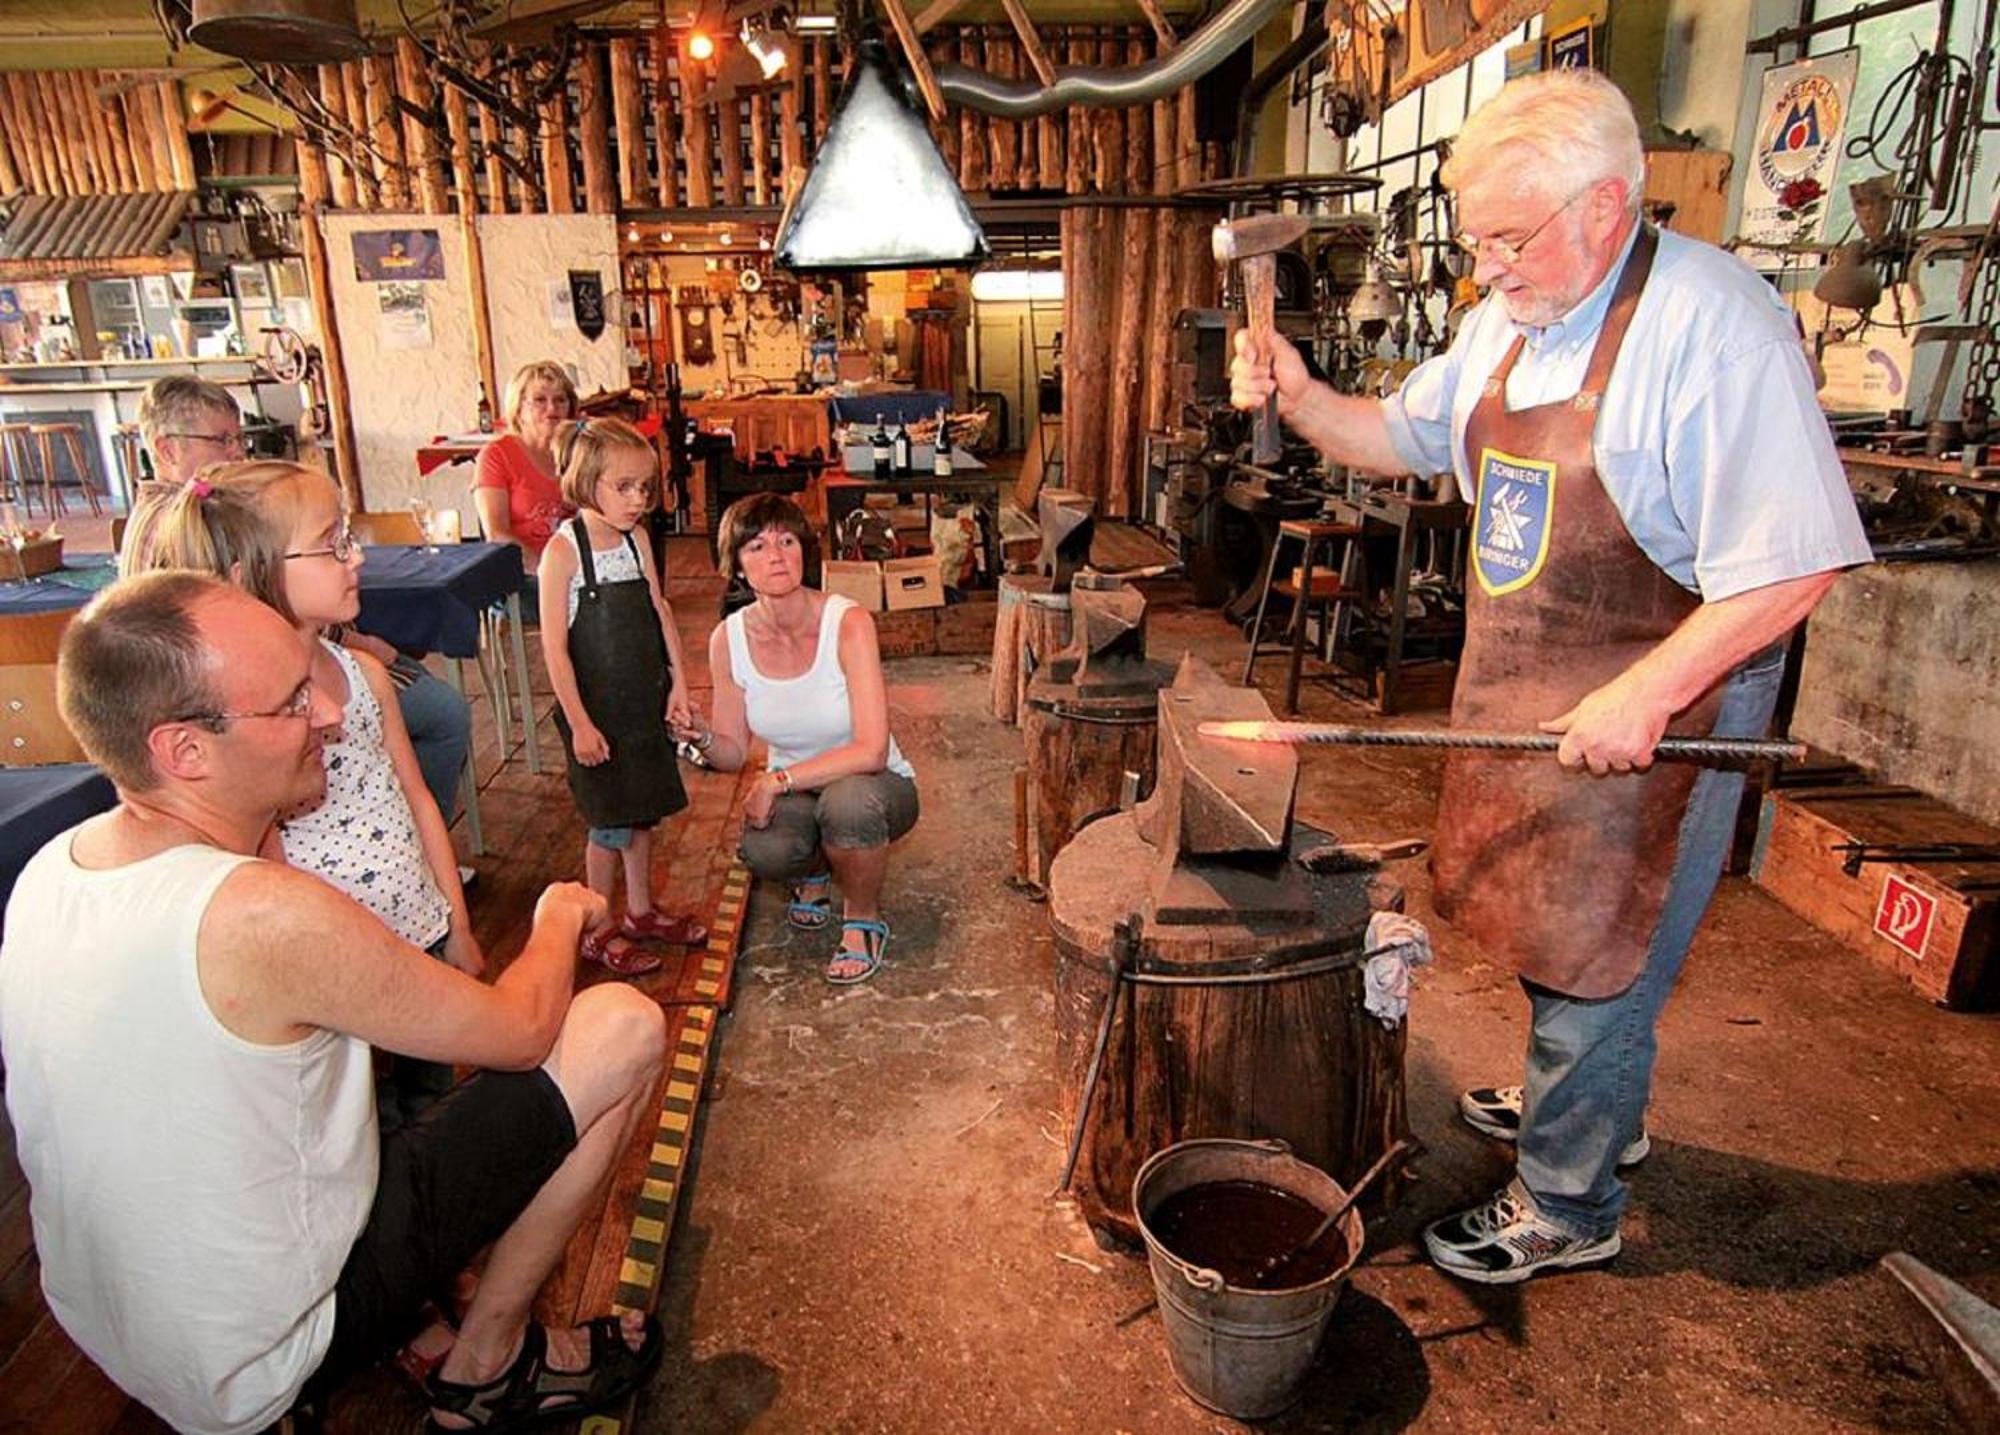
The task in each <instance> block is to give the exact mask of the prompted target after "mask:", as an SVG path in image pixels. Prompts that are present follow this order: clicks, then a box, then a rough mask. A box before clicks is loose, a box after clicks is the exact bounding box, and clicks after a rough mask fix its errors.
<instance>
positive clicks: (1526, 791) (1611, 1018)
mask: <svg viewBox="0 0 2000 1435" xmlns="http://www.w3.org/2000/svg"><path fill="white" fill-rule="evenodd" d="M1644 179H1645V156H1644V154H1643V152H1642V150H1641V147H1640V142H1639V133H1638V127H1637V125H1636V123H1635V122H1634V120H1633V117H1632V110H1631V106H1630V105H1629V104H1628V103H1627V101H1626V99H1625V97H1624V96H1623V95H1622V94H1621V93H1619V91H1618V89H1617V88H1616V87H1615V86H1614V85H1613V84H1612V83H1611V82H1610V81H1609V80H1607V79H1605V78H1604V77H1603V76H1601V75H1598V74H1596V73H1594V72H1590V71H1575V70H1566V71H1557V72H1553V73H1546V74H1539V75H1533V76H1529V77H1527V78H1524V79H1520V80H1516V81H1514V82H1512V83H1511V84H1509V85H1507V86H1506V87H1505V88H1504V89H1503V90H1502V91H1501V92H1500V93H1499V94H1498V95H1497V96H1495V97H1494V98H1493V99H1492V100H1490V101H1489V102H1488V103H1486V104H1485V105H1484V106H1482V107H1481V108H1480V109H1479V110H1478V111H1477V112H1475V113H1474V114H1473V115H1472V117H1471V118H1470V119H1469V120H1467V121H1466V124H1465V127H1464V130H1463V131H1462V132H1461V133H1460V135H1459V136H1458V138H1457V140H1456V142H1455V144H1454V146H1453V151H1452V155H1451V158H1450V161H1449V162H1448V163H1447V165H1446V166H1445V170H1444V181H1445V183H1446V185H1448V186H1449V187H1450V188H1451V190H1452V191H1453V194H1454V196H1455V199H1456V205H1457V220H1458V225H1459V234H1458V242H1459V243H1460V244H1461V245H1462V246H1463V247H1464V248H1465V249H1466V251H1467V252H1468V253H1469V254H1471V255H1472V256H1473V257H1474V261H1475V267H1474V271H1473V277H1474V279H1475V280H1476V281H1477V282H1478V283H1479V284H1480V285H1481V286H1482V287H1483V288H1484V289H1485V291H1486V295H1485V298H1484V300H1483V301H1482V302H1481V303H1480V304H1479V305H1478V307H1477V308H1476V309H1474V310H1473V312H1472V313H1470V314H1469V315H1467V317H1466V320H1465V323H1464V324H1463V326H1462V327H1461V329H1460V332H1459V334H1458V337H1457V339H1456V341H1455V342H1454V343H1453V344H1452V346H1451V348H1450V350H1449V351H1448V352H1447V353H1445V354H1442V355H1440V356H1439V357H1437V358H1435V359H1432V360H1431V361H1430V362H1428V363H1426V364H1424V365H1423V366H1422V367H1420V368H1418V369H1417V370H1416V372H1415V373H1413V374H1411V375H1410V377H1409V379H1408V380H1407V381H1406V382H1405V383H1404V385H1403V387H1402V389H1401V391H1400V392H1398V393H1397V394H1395V395H1393V396H1392V397H1390V398H1388V399H1384V400H1379V401H1378V400H1374V399H1368V398H1358V397H1349V396H1344V395H1340V394H1336V393H1334V392H1333V391H1332V390H1331V389H1330V388H1328V387H1327V386H1325V385H1324V384H1321V383H1317V382H1315V381H1314V380H1313V379H1311V378H1310V377H1308V375H1307V373H1306V369H1305V366H1304V365H1303V363H1301V361H1300V358H1299V355H1298V354H1297V352H1296V351H1294V350H1293V349H1292V348H1291V347H1290V346H1289V345H1287V344H1286V343H1285V342H1284V341H1283V340H1282V339H1277V338H1272V339H1270V340H1268V341H1265V342H1260V341H1259V340H1258V339H1257V338H1256V337H1255V336H1253V335H1251V334H1248V333H1245V334H1242V335H1239V336H1238V338H1237V343H1236V351H1237V357H1236V361H1235V364H1234V366H1233V368H1232V370H1231V379H1232V385H1233V395H1232V397H1233V399H1234V401H1235V402H1236V404H1237V405H1238V406H1239V407H1243V408H1251V407H1255V406H1256V405H1258V404H1261V403H1262V402H1263V401H1264V399H1265V398H1266V397H1267V396H1268V395H1269V394H1271V393H1272V392H1273V391H1275V392H1276V393H1277V396H1278V410H1279V413H1280V415H1281V416H1282V418H1283V419H1284V421H1285V422H1286V423H1287V424H1289V425H1290V426H1291V428H1292V429H1293V430H1294V431H1295V432H1296V433H1298V434H1299V435H1301V436H1302V437H1304V438H1306V439H1308V440H1309V441H1311V442H1312V444H1313V445H1314V446H1315V447H1316V448H1318V449H1319V450H1320V452H1321V453H1323V454H1324V455H1326V457H1327V458H1328V459H1329V460H1331V461H1333V462H1335V463H1340V464H1347V465H1350V466H1353V467H1356V468H1361V469H1367V470H1372V471H1375V472H1378V473H1385V474H1399V473H1419V474H1431V473H1444V472H1450V473H1452V474H1454V475H1455V477H1456V481H1457V484H1458V486H1459V491H1460V492H1461V493H1462V494H1463V495H1464V496H1465V498H1466V500H1467V501H1468V502H1469V503H1471V504H1472V505H1473V519H1472V521H1473V543H1472V550H1471V554H1470V562H1469V566H1470V568H1471V573H1470V574H1469V580H1468V583H1467V589H1468V603H1467V622H1466V628H1467V631H1466V644H1465V653H1464V657H1463V660H1462V663H1461V667H1460V675H1459V680H1458V689H1457V692H1456V694H1455V695H1454V697H1453V701H1452V722H1453V724H1454V725H1456V726H1464V727H1478V728H1517V729H1526V728H1533V727H1536V726H1539V727H1540V728H1541V729H1542V730H1543V731H1545V732H1551V733H1560V734H1562V735H1563V741H1562V746H1561V750H1560V752H1559V754H1558V758H1559V761H1558V762H1555V763H1545V762H1535V761H1533V760H1526V759H1521V758H1508V757H1502V756H1472V755H1463V756H1462V755H1457V754H1454V755H1453V756H1452V757H1451V758H1450V759H1448V760H1447V763H1446V766H1445V774H1444V783H1443V788H1442V791H1441V794H1440V797H1439V808H1438V828H1437V841H1436V845H1435V849H1434V856H1433V874H1434V877H1435V884H1436V890H1435V900H1436V906H1437V909H1438V911H1439V912H1440V914H1442V915H1443V916H1444V917H1446V918H1447V919H1448V920H1449V921H1450V922H1451V923H1452V924H1453V925H1454V926H1455V927H1456V928H1457V929H1458V930H1460V931H1461V932H1463V933H1465V934H1466V935H1467V936H1469V937H1470V938H1472V939H1473V940H1474V941H1475V942H1476V943H1477V944H1478V945H1479V947H1480V948H1481V950H1482V951H1484V952H1485V953H1486V954H1487V955H1489V956H1491V957H1493V958H1495V959H1496V960H1501V961H1505V962H1507V963H1509V964H1510V965H1511V966H1512V967H1513V968H1514V969H1515V970H1516V971H1517V972H1518V973H1519V976H1520V979H1521V983H1522V986H1523V988H1524V990H1525V991H1526V993H1527V996H1528V1001H1529V1005H1530V1008H1531V1024H1532V1030H1531V1035H1530V1038H1529V1042H1528V1052H1527V1070H1526V1076H1525V1079H1524V1082H1523V1084H1522V1085H1521V1086H1519V1087H1511V1086H1510V1087H1497V1088H1496V1087H1487V1088H1479V1089H1475V1090H1472V1091H1468V1092H1466V1093H1465V1094H1464V1095H1463V1096H1462V1097H1461V1098H1460V1103H1459V1105H1460V1111H1461V1114H1462V1115H1463V1116H1464V1117H1465V1119H1466V1120H1467V1121H1469V1122H1470V1123H1471V1124H1472V1125H1473V1126H1475V1127H1477V1128H1478V1129H1479V1130H1481V1131H1483V1132H1485V1133H1487V1134H1488V1135H1492V1136H1496V1137H1499V1138H1500V1139H1502V1140H1515V1141H1518V1143H1519V1150H1518V1158H1517V1171H1516V1175H1515V1178H1514V1180H1513V1181H1511V1182H1510V1183H1509V1184H1508V1185H1507V1186H1505V1187H1504V1188H1502V1189H1501V1190H1500V1191H1499V1192H1497V1193H1496V1194H1494V1195H1493V1196H1492V1197H1491V1198H1490V1199H1488V1200H1487V1201H1485V1202H1484V1203H1482V1204H1480V1205H1477V1206H1474V1207H1472V1208H1471V1209H1469V1210H1465V1211H1460V1212H1458V1213H1456V1214H1454V1215H1450V1216H1447V1217H1445V1218H1444V1219H1442V1220H1439V1221H1436V1222H1435V1223H1433V1224H1432V1225H1431V1226H1430V1227H1429V1228H1428V1229H1427V1230H1426V1231H1425V1232H1424V1242H1425V1245H1426V1247H1427V1249H1428V1251H1429V1253H1430V1256H1431V1259H1432V1260H1433V1261H1435V1262H1436V1263H1437V1264H1438V1265H1439V1266H1440V1267H1441V1268H1443V1269H1444V1270H1446V1271H1448V1272H1450V1273H1451V1274H1453V1275H1456V1276H1459V1277H1462V1278H1464V1279H1466V1280H1473V1281H1482V1282H1509V1281H1517V1280H1522V1279H1524V1278H1526V1277H1528V1276H1531V1275H1534V1274H1537V1273H1539V1272H1542V1271H1547V1270H1554V1269H1561V1268H1566V1267H1576V1266H1588V1265H1595V1264H1598V1263H1601V1262H1603V1261H1607V1260H1609V1259H1611V1258H1612V1257H1613V1256H1615V1255H1617V1253H1618V1250H1619V1244H1620V1241H1619V1230H1618V1228H1619V1221H1620V1217H1621V1215H1622V1213H1623V1210H1624V1205H1625V1197H1626V1189H1625V1185H1624V1183H1623V1182H1622V1181H1621V1180H1620V1179H1619V1176H1618V1168H1619V1167H1620V1166H1621V1165H1626V1166H1629V1165H1633V1164H1636V1163H1637V1162H1638V1161H1639V1160H1641V1159H1643V1158H1644V1156H1645V1154H1646V1152H1647V1149H1648V1141H1647V1136H1646V1132H1645V1111H1646V1102H1647V1096H1648V1093H1649V1090H1650V1088H1651V1084H1652V1074H1653V1060H1654V1052H1655V1036H1654V1028H1655V1024H1656V1023H1657V1021H1658V1018H1659V1015H1660V1011H1661V1009H1662V1007H1663V1006H1664V1005H1665V1003H1666V999H1667V995H1668V993H1669V992H1670V991H1671V990H1672V988H1673V985H1674V981H1675V978H1676V977H1677V976H1678V975H1679V973H1680V969H1681V964H1682V961H1683V959H1684V958H1685V957H1686V955H1687V951H1688V946H1689V944H1690V942H1691V941H1692V939H1693V936H1694V931H1695V927H1696V925H1697V924H1698V923H1699V922H1700V920H1701V916H1702V913H1703V911H1704V910H1705V909H1706V907H1707V906H1708V901H1709V898H1710V896H1711V895H1712V894H1713V892H1714V890H1715V884H1716V880H1717V877H1718V876H1719V874H1720V871H1721V867H1722V861H1723V856H1724V853H1725V851H1726V849H1727V847H1728V843H1729V838H1730V834H1731V832H1732V830H1733V826H1734V819H1735V814H1736V807H1737V801H1738V798H1739V795H1740V793H1741V791H1742V786H1743V779H1742V777H1741V775H1740V774H1731V773H1725V772H1720V771H1697V770H1696V769H1694V768H1691V767H1688V766H1684V765H1679V764H1666V765H1663V766H1661V767H1658V768H1655V767H1654V766H1653V765H1652V759H1653V750H1654V746H1655V744H1657V743H1658V741H1659V740H1660V738H1661V736H1662V735H1663V734H1665V733H1669V732H1672V733H1675V734H1685V735H1693V734H1714V735H1718V736H1735V737H1744V736H1757V735H1761V734H1762V733H1763V732H1764V731H1765V728H1766V726H1767V724H1768V723H1769V721H1770V717H1771V711H1772V708H1773V705H1774V703H1775V701H1776V696H1777V689H1778V680H1779V677H1780V674H1781V671H1782V668H1783V655H1784V651H1785V642H1784V640H1785V637H1786V635H1787V634H1788V633H1790V632H1791V630H1792V629H1793V628H1794V627H1795V626H1796V625H1797V624H1798V623H1800V622H1801V621H1802V620H1803V619H1804V618H1805V616H1806V614H1807V613H1809V612H1810V611H1811V610H1812V608H1813V606H1814V604H1816V603H1817V602H1818V601H1819V599H1820V598H1821V597H1822V596H1823V595H1824V594H1825V592H1826V590H1827V589H1828V588H1829V587H1830V586H1831V585H1832V583H1833V581H1834V579H1835V578H1836V577H1837V575H1838V574H1839V572H1840V571H1841V570H1842V569H1844V568H1848V567H1851V566H1853V565H1856V564H1861V563H1865V562H1867V561H1868V559H1869V549H1868V544H1867V542H1866V541H1865V540H1864V538H1863V537H1862V533H1861V525H1860V521H1859V519H1858V517H1857V515H1856V513H1855V508H1854V502H1853V499H1852V497H1851V495H1850V493H1849V490H1848V487H1847V483H1846V480H1845V477H1844V476H1843V474H1842V471H1841V467H1840V462H1839V459H1838V457H1837V456H1836V454H1835V451H1834V446H1833V440H1832V437H1831V435H1830V434H1829V432H1828V429H1827V424H1826V420H1825V419H1824V418H1823V417H1822V415H1821V413H1820V410H1819V407H1818V405H1817V403H1816V402H1815V400H1814V397H1813V380H1812V378H1811V376H1810V373H1809V371H1808V368H1807V364H1806V360H1805V355H1804V353H1803V352H1802V350H1801V349H1800V346H1799V343H1798V338H1797V334H1796V331H1795V329H1794V327H1793V321H1792V316H1791V314H1790V312H1789V311H1788V310H1787V309H1786V308H1785V307H1784V305H1783V304H1782V303H1781V302H1779V300H1778V298H1777V297H1776V295H1775V294H1774V293H1773V292H1772V290H1771V289H1770V288H1769V287H1768V286H1767V285H1766V284H1765V283H1764V281H1763V280H1761V279H1760V278H1758V276H1757V275H1756V274H1755V273H1753V272H1752V271H1751V270H1750V269H1749V268H1748V267H1747V266H1745V265H1744V264H1742V263H1741V262H1739V261H1738V260H1737V259H1735V258H1734V257H1732V256H1731V255H1728V254H1725V253H1723V252H1722V251H1721V250H1719V249H1715V248H1713V247H1711V246H1709V245H1707V244H1702V243H1698V242H1696V241H1694V240H1691V239H1686V238H1682V237H1681V236H1679V235H1675V234H1671V233H1661V232H1658V231H1656V230H1655V229H1654V228H1653V227H1652V226H1650V225H1648V224H1646V223H1644V222H1642V220H1641V218H1640V196H1641V191H1642V186H1643V183H1644Z"/></svg>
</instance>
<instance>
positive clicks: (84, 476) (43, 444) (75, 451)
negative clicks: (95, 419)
mask: <svg viewBox="0 0 2000 1435" xmlns="http://www.w3.org/2000/svg"><path fill="white" fill-rule="evenodd" d="M28 432H29V433H31V434H33V435H34V436H35V443H36V446H37V447H38V449H39V450H40V453H41V459H42V498H43V500H44V501H45V502H46V503H47V504H48V506H49V517H51V518H54V517H55V516H56V515H57V514H58V513H67V512H69V504H68V503H67V502H65V501H64V499H63V496H62V490H63V489H64V488H65V487H68V485H67V484H58V483H57V482H56V448H55V446H56V440H58V439H61V440H62V442H63V444H64V446H65V447H66V448H67V449H68V450H69V465H70V468H71V469H73V470H74V471H75V483H76V487H78V488H80V489H82V490H83V496H84V497H85V498H86V499H88V500H89V502H90V511H91V513H93V514H96V515H102V514H103V512H104V508H103V506H102V505H101V504H99V503H98V501H97V484H96V482H95V475H93V474H92V472H91V468H90V459H89V458H88V457H87V456H86V455H85V453H84V450H83V425H82V424H30V425H29V426H28Z"/></svg>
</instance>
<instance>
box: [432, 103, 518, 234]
mask: <svg viewBox="0 0 2000 1435" xmlns="http://www.w3.org/2000/svg"><path fill="white" fill-rule="evenodd" d="M444 122H445V128H446V129H447V130H448V131H449V132H450V134H451V188H452V194H453V197H454V198H456V199H457V201H458V212H459V213H460V214H477V213H479V171H478V170H476V169H474V168H473V165H472V117H471V114H470V113H469V110H468V107H467V105H466V102H465V91H463V90H461V89H460V88H459V87H458V86H457V85H454V84H451V83H449V82H447V83H446V84H445V87H444ZM494 202H495V205H496V206H497V209H498V210H499V212H502V213H504V212H505V211H506V208H507V197H506V194H505V193H504V191H498V190H496V192H495V194H494Z"/></svg>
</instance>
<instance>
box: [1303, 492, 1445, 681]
mask: <svg viewBox="0 0 2000 1435" xmlns="http://www.w3.org/2000/svg"><path fill="white" fill-rule="evenodd" d="M1328 508H1329V512H1330V513H1331V515H1332V517H1333V518H1334V519H1335V520H1336V521H1337V522H1340V523H1356V524H1360V525H1361V526H1362V527H1363V529H1364V530H1365V529H1367V528H1368V527H1369V526H1370V525H1377V526H1386V527H1388V528H1392V529H1394V530H1395V533H1396V583H1395V588H1394V591H1393V592H1392V594H1391V596H1390V599H1389V635H1388V646H1387V648H1386V649H1385V650H1384V652H1383V655H1382V688H1381V697H1380V700H1379V702H1378V704H1377V706H1378V708H1379V709H1380V711H1381V712H1383V713H1385V714H1387V713H1393V712H1395V711H1396V699H1397V689H1398V688H1399V687H1400V686H1401V685H1402V675H1403V638H1404V629H1405V627H1406V625H1407V623H1408V621H1409V603H1410V572H1411V568H1412V566H1413V564H1414V562H1415V559H1416V544H1417V535H1418V534H1419V533H1424V532H1430V533H1454V532H1459V531H1463V530H1464V529H1466V528H1467V527H1469V526H1470V516H1471V512H1472V510H1471V509H1470V508H1469V507H1467V505H1465V504H1463V503H1461V502H1459V501H1458V500H1457V499H1455V498H1413V497H1411V496H1410V495H1409V494H1407V493H1403V492H1401V491H1399V490H1396V489H1373V490H1369V491H1367V492H1365V493H1362V494H1360V495H1358V496H1355V497H1348V498H1336V499H1335V500H1333V502H1332V503H1331V504H1330V505H1328ZM1453 546H1454V554H1453V558H1452V563H1451V567H1452V569H1453V571H1454V573H1460V572H1462V571H1463V569H1462V565H1463V554H1462V553H1460V552H1458V551H1457V549H1458V547H1459V545H1458V544H1457V541H1456V540H1453Z"/></svg>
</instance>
